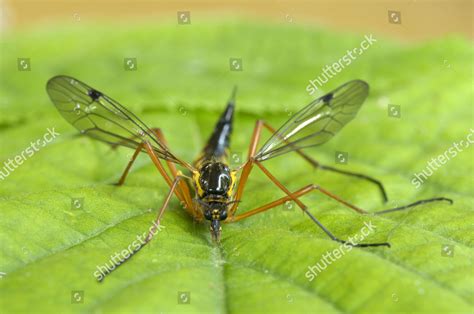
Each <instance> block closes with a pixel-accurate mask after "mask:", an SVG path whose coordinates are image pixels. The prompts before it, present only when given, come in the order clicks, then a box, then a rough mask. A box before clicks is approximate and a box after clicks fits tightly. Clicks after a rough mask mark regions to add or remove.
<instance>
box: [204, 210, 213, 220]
mask: <svg viewBox="0 0 474 314" xmlns="http://www.w3.org/2000/svg"><path fill="white" fill-rule="evenodd" d="M204 217H205V218H206V219H207V220H211V218H212V213H211V211H210V210H206V211H205V212H204Z"/></svg>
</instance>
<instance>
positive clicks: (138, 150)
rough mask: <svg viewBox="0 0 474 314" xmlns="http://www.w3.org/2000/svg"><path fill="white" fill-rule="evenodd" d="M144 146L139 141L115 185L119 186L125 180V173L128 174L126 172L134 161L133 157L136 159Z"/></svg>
mask: <svg viewBox="0 0 474 314" xmlns="http://www.w3.org/2000/svg"><path fill="white" fill-rule="evenodd" d="M144 146H145V145H144V144H143V143H141V144H140V145H138V147H137V148H136V149H135V152H134V153H133V155H132V158H130V161H129V162H128V164H127V167H126V168H125V170H124V171H123V173H122V175H121V176H120V180H119V181H118V182H117V183H115V185H118V186H120V185H122V184H123V183H124V182H125V178H127V175H128V172H129V171H130V168H131V167H132V165H133V163H134V162H135V159H137V156H138V154H139V153H140V152H141V150H142V149H143V147H144Z"/></svg>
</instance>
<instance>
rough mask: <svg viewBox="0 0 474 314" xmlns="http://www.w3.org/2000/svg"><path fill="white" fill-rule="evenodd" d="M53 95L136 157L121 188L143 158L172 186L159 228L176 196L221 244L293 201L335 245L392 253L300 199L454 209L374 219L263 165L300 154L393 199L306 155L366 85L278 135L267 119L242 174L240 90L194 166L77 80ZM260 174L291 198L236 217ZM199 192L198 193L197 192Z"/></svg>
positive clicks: (78, 120) (336, 127) (79, 123)
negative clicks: (237, 153) (351, 236)
mask: <svg viewBox="0 0 474 314" xmlns="http://www.w3.org/2000/svg"><path fill="white" fill-rule="evenodd" d="M46 89H47V92H48V94H49V96H50V98H51V100H52V101H53V103H54V105H55V106H56V108H57V109H58V111H59V112H60V113H61V115H62V116H63V117H64V118H65V119H66V120H67V121H69V122H70V123H71V124H72V125H73V126H74V127H76V128H77V129H78V130H79V131H80V132H81V133H82V134H84V135H87V136H89V137H92V138H94V139H97V140H100V141H103V142H105V143H108V144H110V145H112V146H114V147H115V146H126V147H130V148H133V149H134V150H135V153H134V154H133V156H132V158H131V159H130V162H129V163H128V165H127V167H126V168H125V171H124V172H123V174H122V176H121V177H120V180H119V182H118V183H117V185H122V184H123V183H124V182H125V179H126V177H127V175H128V173H129V170H130V168H131V166H132V165H133V163H134V161H135V159H136V157H137V156H138V154H139V153H141V152H144V153H146V154H147V155H148V156H149V157H150V159H151V161H152V162H153V164H154V165H155V166H156V169H157V170H158V172H159V173H160V174H161V176H162V177H163V178H164V180H165V181H166V183H167V184H168V186H169V187H170V190H169V192H168V194H167V196H166V197H165V200H164V202H163V204H162V206H161V208H160V210H159V212H158V215H157V218H156V221H155V224H154V226H156V225H159V224H160V222H161V219H162V217H163V215H164V213H165V210H166V208H167V207H168V204H169V202H170V199H171V197H172V196H173V195H175V196H176V197H177V198H178V199H179V200H180V201H181V203H182V204H183V205H184V208H185V210H186V211H187V212H188V213H189V214H190V215H191V216H192V217H193V218H194V219H195V220H197V221H202V220H208V221H209V222H210V226H209V228H210V232H211V237H212V239H213V240H214V241H215V242H219V241H220V239H221V233H222V226H221V225H222V223H233V222H237V221H240V220H242V219H246V218H248V217H251V216H253V215H256V214H259V213H262V212H265V211H267V210H270V209H272V208H277V207H278V206H280V205H282V204H284V203H286V202H288V201H293V202H294V203H295V204H296V205H297V206H298V207H299V208H300V209H301V210H302V212H303V213H304V214H306V215H307V216H308V217H309V218H310V219H311V220H312V221H313V222H314V223H315V224H316V225H317V226H318V227H319V228H320V229H321V230H322V231H323V232H324V233H325V234H326V235H327V236H328V237H329V238H330V239H332V240H334V241H337V242H340V243H344V244H346V245H350V246H357V247H367V246H388V247H389V246H390V244H389V243H387V242H381V243H352V242H350V241H346V240H342V239H339V238H338V237H336V236H335V235H334V234H333V233H332V232H331V231H329V229H328V228H326V227H325V226H324V225H323V224H322V223H321V222H320V221H319V220H318V219H317V218H316V217H315V216H314V215H313V214H312V213H311V211H310V210H313V209H310V208H308V207H307V206H306V205H305V204H304V203H303V202H302V201H301V200H300V198H301V197H302V196H303V195H306V194H308V193H311V192H317V193H320V194H321V195H323V196H326V197H329V198H331V199H333V200H335V201H336V202H338V203H339V204H341V205H342V206H346V207H347V208H349V209H352V210H354V211H356V212H358V213H360V214H365V215H368V214H372V215H380V214H386V213H391V212H394V211H400V210H404V209H407V208H410V207H414V206H417V205H420V204H423V203H428V202H433V201H448V202H450V203H452V200H450V199H448V198H444V197H437V198H430V199H425V200H419V201H416V202H413V203H411V204H408V205H405V206H401V207H396V208H391V209H386V210H382V211H377V212H374V213H369V212H367V211H365V210H364V209H362V208H359V207H358V206H355V205H353V204H351V203H349V202H347V201H345V200H343V199H341V198H340V197H339V196H337V195H335V194H334V193H331V192H330V191H328V190H326V189H325V188H323V187H321V186H320V185H316V184H312V183H310V184H308V185H306V186H303V187H301V188H300V189H297V190H295V191H290V190H288V189H287V188H286V187H285V185H284V184H283V183H282V182H280V180H278V178H277V177H276V176H274V175H273V174H272V173H271V172H270V171H269V170H268V169H267V168H266V167H265V166H264V164H263V163H265V162H267V160H270V159H272V158H275V157H278V156H282V155H286V154H288V153H290V152H294V153H295V154H297V155H299V156H300V157H302V158H303V159H304V160H305V161H306V162H308V163H309V165H310V166H312V167H314V168H318V169H321V170H327V171H332V172H335V173H338V174H342V175H347V176H350V177H354V178H358V179H361V180H366V181H368V182H370V183H372V184H375V185H376V186H377V188H378V189H379V191H380V194H381V196H382V198H383V200H384V201H385V202H386V201H387V199H388V198H387V194H386V192H385V189H384V187H383V185H382V183H381V182H380V181H378V180H376V179H374V178H372V177H370V176H367V175H365V174H362V173H356V172H351V171H346V170H342V169H337V168H333V167H331V166H327V165H323V164H321V163H319V162H318V161H316V160H315V159H313V158H312V157H311V156H309V155H308V154H306V152H304V151H303V150H304V149H306V148H309V147H314V146H319V145H322V144H324V143H326V142H327V141H328V140H330V139H331V138H332V137H333V136H335V135H336V133H338V132H339V131H340V130H341V129H342V128H343V127H344V126H345V125H346V124H347V123H348V122H349V121H351V120H352V119H353V118H354V117H355V116H356V114H357V112H358V111H359V108H360V107H361V106H362V104H363V103H364V101H365V99H366V97H367V95H368V91H369V86H368V84H367V83H365V82H364V81H361V80H354V81H350V82H347V83H345V84H343V85H341V86H340V87H338V88H336V89H335V90H333V91H331V92H330V93H328V94H326V95H324V96H321V97H319V98H317V99H315V100H314V101H312V102H311V103H309V104H308V105H307V106H305V107H303V108H302V109H301V110H300V111H298V112H296V113H295V114H294V115H292V116H291V117H290V118H289V120H288V121H286V122H285V123H284V124H283V125H282V126H281V127H280V128H279V129H274V128H273V127H272V126H270V125H269V124H268V123H266V122H265V121H264V120H258V121H257V122H256V124H255V128H254V131H253V134H252V138H251V140H250V145H249V150H248V155H247V159H246V160H245V162H244V163H243V164H242V165H240V166H239V167H237V168H236V169H231V168H230V167H229V165H228V162H227V159H228V149H229V145H230V135H231V132H232V121H233V116H234V111H235V89H234V92H233V94H232V97H231V99H230V101H229V103H228V105H227V107H226V109H225V111H224V112H223V113H222V115H221V117H220V119H219V120H218V122H217V124H216V127H215V129H214V132H213V133H212V135H211V136H210V138H209V140H208V142H207V145H206V146H205V147H204V149H203V151H202V153H201V155H200V156H199V157H198V158H197V160H196V161H195V162H194V163H193V164H189V163H187V162H186V161H184V160H182V159H180V158H178V157H177V156H175V155H174V154H173V153H172V152H171V151H170V150H169V149H168V146H167V143H166V139H165V137H164V135H163V133H162V132H161V130H160V129H158V128H149V127H148V126H146V124H145V123H143V122H142V120H140V118H138V117H137V116H136V115H135V114H133V113H132V112H130V111H129V110H128V109H126V108H125V107H123V106H122V105H120V104H119V103H118V102H116V101H115V100H113V99H111V98H110V97H108V96H107V95H105V94H103V93H102V92H99V91H98V90H96V89H94V88H92V87H90V86H88V85H87V84H85V83H82V82H80V81H79V80H77V79H74V78H72V77H68V76H56V77H53V78H52V79H50V80H49V81H48V83H47V86H46ZM264 129H266V130H268V131H270V132H271V134H272V135H271V136H270V138H269V139H268V140H267V141H266V142H265V144H264V145H263V146H262V147H261V148H260V149H258V145H259V141H260V137H261V133H262V131H263V130H264ZM163 162H164V163H165V164H163ZM177 166H179V167H181V168H182V169H183V171H185V172H187V174H183V172H182V171H181V170H178V169H177ZM254 168H258V169H260V170H261V171H262V172H263V174H264V175H265V176H266V177H267V178H268V179H269V183H272V184H274V185H275V186H276V188H278V189H280V190H281V191H282V192H284V194H285V196H283V197H281V198H279V199H277V200H274V201H272V202H270V203H268V204H263V205H261V206H258V207H256V208H254V209H249V210H247V211H245V212H241V213H240V214H237V210H238V209H239V207H238V205H239V202H240V200H241V198H242V197H243V190H244V187H245V184H246V183H247V181H248V179H249V177H250V174H251V172H252V170H253V169H254ZM193 190H194V193H192V191H193ZM153 234H154V232H153V230H152V231H151V232H150V233H149V235H148V238H147V239H146V242H145V244H146V243H148V242H149V241H150V240H151V238H152V236H153ZM140 248H141V247H140ZM137 251H138V250H137Z"/></svg>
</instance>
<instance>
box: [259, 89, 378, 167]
mask: <svg viewBox="0 0 474 314" xmlns="http://www.w3.org/2000/svg"><path fill="white" fill-rule="evenodd" d="M368 93H369V85H368V84H367V83H366V82H364V81H361V80H354V81H350V82H347V83H345V84H344V85H342V86H340V87H338V88H337V89H335V90H334V91H332V92H330V93H328V94H326V95H324V96H322V97H320V98H318V99H316V100H314V101H313V102H311V103H310V104H309V105H307V106H306V107H305V108H303V109H302V110H300V111H299V112H297V113H296V114H294V115H293V116H292V117H291V118H290V119H289V120H288V121H287V122H285V124H283V126H281V127H280V129H279V130H278V131H277V132H276V133H275V134H273V135H272V137H271V138H270V139H269V140H268V141H267V142H266V143H265V145H263V147H262V148H261V149H260V150H259V151H258V152H257V154H256V156H255V158H256V159H257V160H258V161H263V160H267V159H270V158H273V157H276V156H279V155H282V154H285V153H287V152H290V151H294V150H297V149H302V148H306V147H311V146H317V145H321V144H323V143H325V142H327V141H328V140H330V139H331V138H332V137H333V136H334V135H336V133H337V132H339V130H341V129H342V128H343V127H344V125H346V124H347V123H348V122H349V121H351V120H352V119H353V118H354V117H355V116H356V114H357V112H358V111H359V108H360V107H361V106H362V103H363V102H364V100H365V99H366V98H367V95H368Z"/></svg>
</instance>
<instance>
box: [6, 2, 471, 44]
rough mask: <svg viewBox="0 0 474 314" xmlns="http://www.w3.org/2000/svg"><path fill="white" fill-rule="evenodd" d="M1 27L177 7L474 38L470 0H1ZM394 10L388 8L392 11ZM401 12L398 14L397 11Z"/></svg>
mask: <svg viewBox="0 0 474 314" xmlns="http://www.w3.org/2000/svg"><path fill="white" fill-rule="evenodd" d="M0 3H1V7H2V8H1V9H2V11H1V16H0V19H1V28H2V30H3V31H5V30H17V29H21V28H33V27H36V26H38V25H39V24H44V23H51V22H53V21H63V22H65V23H68V22H69V23H78V22H106V21H115V22H117V21H121V22H129V21H133V20H140V21H143V20H144V19H149V20H154V21H157V22H159V21H160V20H164V19H169V18H174V17H175V16H176V14H177V12H178V11H192V13H193V17H192V19H193V20H194V21H195V22H196V23H199V22H198V21H199V20H200V19H202V16H213V17H225V16H226V15H232V16H235V15H239V16H247V17H250V18H252V19H260V20H269V21H273V22H275V23H298V24H318V25H322V26H329V27H331V28H335V29H341V30H351V31H362V32H363V31H366V30H368V29H377V30H378V32H379V33H380V34H385V35H387V36H392V37H395V38H398V39H401V40H406V41H419V40H424V39H430V38H435V37H440V36H444V35H446V34H453V33H456V34H461V35H462V36H464V37H466V38H470V39H472V38H473V24H472V15H473V13H472V12H473V1H471V0H436V1H431V0H408V1H405V0H391V1H384V0H375V1H368V0H364V1H348V0H345V1H342V0H335V1H330V0H325V1H320V0H319V1H301V0H297V1H281V0H275V1H268V0H264V1H250V0H248V1H238V0H237V1H228V0H225V1H153V0H148V1H146V0H145V1H114V0H99V1H97V0H84V1H78V0H74V1H60V0H57V1H35V0H33V1H31V0H27V1H25V0H15V1H12V0H10V1H5V0H2V1H1V2H0ZM389 11H390V12H389ZM397 12H398V13H397Z"/></svg>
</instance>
